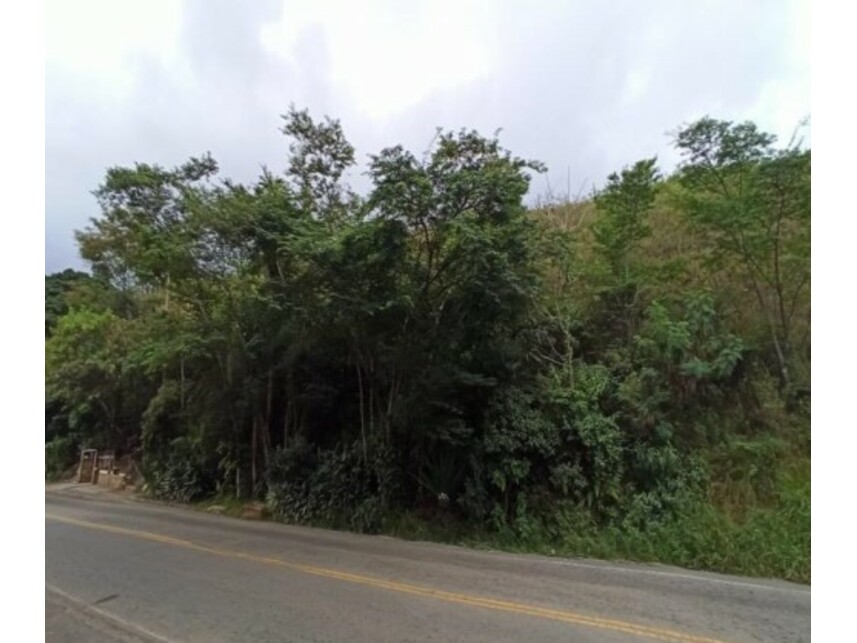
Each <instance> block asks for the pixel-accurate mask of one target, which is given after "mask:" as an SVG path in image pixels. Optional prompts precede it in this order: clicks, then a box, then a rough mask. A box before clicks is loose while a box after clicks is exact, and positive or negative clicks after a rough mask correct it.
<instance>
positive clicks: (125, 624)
mask: <svg viewBox="0 0 857 643" xmlns="http://www.w3.org/2000/svg"><path fill="white" fill-rule="evenodd" d="M45 587H46V588H47V589H48V590H49V591H51V592H53V593H54V594H58V595H59V596H61V597H62V598H64V599H65V600H67V601H69V602H71V603H73V604H74V606H75V607H77V608H78V609H79V610H80V611H81V612H83V613H84V614H87V613H95V614H97V615H98V616H100V617H102V618H104V619H105V620H107V621H109V622H112V623H113V624H114V625H117V626H119V627H120V628H125V629H127V630H130V631H131V632H137V633H139V634H143V635H145V636H148V637H149V638H153V639H156V640H158V641H163V642H164V643H172V641H170V639H167V638H164V637H163V636H161V635H160V634H155V633H154V632H152V631H151V630H147V629H146V628H145V627H141V626H139V625H137V624H135V623H131V622H130V621H126V620H125V619H124V618H121V617H119V616H116V615H115V614H112V613H110V612H106V611H104V610H103V609H100V608H98V607H96V606H94V605H90V604H89V603H87V602H86V601H82V600H80V599H79V598H75V597H74V596H72V595H71V594H68V593H67V592H64V591H63V590H61V589H60V588H58V587H56V586H55V585H51V584H50V583H45Z"/></svg>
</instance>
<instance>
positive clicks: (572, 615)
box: [45, 514, 719, 643]
mask: <svg viewBox="0 0 857 643" xmlns="http://www.w3.org/2000/svg"><path fill="white" fill-rule="evenodd" d="M45 518H46V519H47V520H53V521H55V522H61V523H65V524H69V525H76V526H78V527H84V528H86V529H95V530H98V531H106V532H109V533H112V534H120V535H123V536H130V537H132V538H138V539H141V540H149V541H152V542H157V543H163V544H165V545H172V546H174V547H182V548H184V549H191V550H193V551H198V552H203V553H206V554H213V555H215V556H222V557H224V558H233V559H239V560H247V561H251V562H254V563H260V564H263V565H269V566H272V567H280V568H284V569H289V570H291V571H297V572H302V573H304V574H311V575H313V576H322V577H324V578H333V579H336V580H339V581H344V582H347V583H355V584H358V585H366V586H369V587H376V588H379V589H386V590H389V591H393V592H399V593H402V594H410V595H413V596H421V597H424V598H433V599H436V600H440V601H445V602H447V603H457V604H459V605H468V606H471V607H481V608H484V609H491V610H495V611H499V612H506V613H511V614H523V615H525V616H534V617H538V618H544V619H549V620H553V621H562V622H565V623H572V624H574V625H583V626H586V627H593V628H600V629H604V630H612V631H615V632H624V633H626V634H634V635H636V636H641V637H646V638H650V639H657V640H661V641H680V642H682V643H719V641H717V640H716V639H711V638H706V637H703V636H694V635H691V634H684V633H682V632H676V631H673V630H667V629H663V628H658V627H649V626H646V625H638V624H635V623H629V622H626V621H617V620H613V619H605V618H598V617H595V616H586V615H584V614H578V613H576V612H569V611H566V610H555V609H549V608H545V607H537V606H535V605H526V604H524V603H515V602H512V601H504V600H498V599H493V598H487V597H484V596H475V595H470V594H459V593H456V592H447V591H444V590H440V589H432V588H430V587H421V586H419V585H411V584H408V583H399V582H395V581H389V580H384V579H381V578H374V577H372V576H364V575H362V574H351V573H348V572H342V571H338V570H335V569H328V568H325V567H316V566H314V565H304V564H301V563H293V562H289V561H287V560H283V559H281V558H271V557H268V556H257V555H255V554H248V553H245V552H241V551H237V550H233V549H222V548H219V547H212V546H209V545H203V544H199V543H194V542H191V541H190V540H182V539H179V538H172V537H170V536H165V535H163V534H157V533H154V532H149V531H139V530H136V529H126V528H124V527H115V526H113V525H107V524H103V523H97V522H89V521H86V520H76V519H74V518H66V517H64V516H58V515H54V514H45Z"/></svg>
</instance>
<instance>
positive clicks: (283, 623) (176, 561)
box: [45, 487, 810, 643]
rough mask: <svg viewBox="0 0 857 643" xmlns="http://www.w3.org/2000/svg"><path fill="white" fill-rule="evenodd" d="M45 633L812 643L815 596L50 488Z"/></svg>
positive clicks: (100, 638) (62, 636)
mask: <svg viewBox="0 0 857 643" xmlns="http://www.w3.org/2000/svg"><path fill="white" fill-rule="evenodd" d="M45 557H46V560H45V586H46V587H45V627H46V640H47V641H49V642H56V641H92V642H95V643H112V642H114V641H204V642H206V643H210V642H216V641H253V642H254V643H255V642H262V641H349V642H350V641H372V642H376V641H491V642H492V643H494V642H497V641H607V642H611V641H643V640H674V641H694V642H696V643H706V642H710V641H715V640H721V641H808V640H809V639H810V589H809V587H805V586H802V585H794V584H790V583H785V582H780V581H767V580H759V579H748V578H739V577H732V576H724V575H719V574H708V573H697V572H689V571H686V570H681V569H677V568H672V567H664V566H650V565H635V564H612V563H604V562H598V561H589V560H586V561H584V560H566V559H553V558H545V557H540V556H524V555H511V554H503V553H495V552H482V551H474V550H470V549H464V548H459V547H451V546H445V545H436V544H428V543H413V542H404V541H399V540H395V539H391V538H384V537H375V536H361V535H356V534H349V533H342V532H333V531H325V530H319V529H309V528H302V527H291V526H286V525H279V524H274V523H267V522H253V521H241V520H237V519H232V518H227V517H222V516H214V515H209V514H204V513H200V512H194V511H190V510H186V509H180V508H171V507H164V506H160V505H153V504H148V503H143V502H136V501H129V500H127V499H125V498H124V497H123V496H120V495H118V494H104V493H102V494H85V493H80V491H79V490H75V489H73V488H68V487H65V488H46V492H45Z"/></svg>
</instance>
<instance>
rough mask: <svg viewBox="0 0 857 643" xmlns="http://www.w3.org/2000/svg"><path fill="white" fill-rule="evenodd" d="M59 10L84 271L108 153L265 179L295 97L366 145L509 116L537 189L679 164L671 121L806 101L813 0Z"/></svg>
mask: <svg viewBox="0 0 857 643" xmlns="http://www.w3.org/2000/svg"><path fill="white" fill-rule="evenodd" d="M46 21H47V25H46V70H45V71H46V75H45V81H46V88H45V90H46V91H45V109H46V122H45V134H46V146H45V147H46V149H45V153H46V156H45V250H46V258H45V270H46V271H47V272H53V271H56V270H61V269H63V268H65V267H69V266H72V267H77V268H80V267H82V266H83V264H82V262H81V260H80V259H79V257H78V254H77V249H76V247H75V243H74V239H73V231H74V230H75V229H79V228H82V227H84V226H85V225H86V224H87V222H88V220H89V218H90V217H92V216H96V215H97V214H98V207H97V204H96V203H95V200H94V198H93V197H92V195H91V191H92V190H93V189H95V188H96V187H97V186H98V184H99V183H100V182H101V179H102V177H103V175H104V170H105V169H106V168H107V167H108V166H112V165H123V164H131V163H134V162H153V163H159V164H162V165H165V166H173V165H176V164H179V163H181V162H182V161H183V160H185V159H186V158H187V157H189V156H191V155H197V154H199V153H201V152H204V151H210V152H211V153H212V154H213V155H214V157H215V158H216V159H217V160H218V161H219V163H220V166H221V172H222V174H223V175H224V176H229V177H232V178H234V179H236V180H240V181H250V180H253V179H254V178H255V177H256V176H257V175H258V174H259V171H260V168H261V165H262V164H265V165H267V166H268V167H269V168H271V169H272V170H281V169H282V168H283V167H285V164H286V152H287V149H286V144H285V141H284V139H283V137H282V135H281V134H280V133H279V131H278V128H279V126H280V114H282V113H284V112H285V111H286V109H287V108H288V105H289V104H290V103H295V105H296V106H298V107H308V108H309V109H310V111H311V112H312V114H313V115H314V116H318V117H320V116H322V115H325V114H326V115H330V116H333V117H335V118H339V119H340V120H341V121H342V124H343V126H344V128H345V131H346V134H347V135H348V137H349V139H350V140H351V142H352V143H353V144H354V145H355V146H356V147H357V151H358V158H360V159H361V160H364V159H365V158H366V155H367V154H369V153H374V152H377V151H379V150H380V149H381V148H382V147H385V146H388V145H394V144H397V143H402V144H403V145H405V146H406V147H408V148H410V149H412V150H413V151H415V152H421V151H423V150H424V149H425V147H426V146H427V144H428V143H429V141H430V140H431V138H432V136H433V133H434V130H435V127H437V126H443V127H448V128H459V127H468V128H470V127H472V128H476V129H478V130H480V131H481V132H483V133H484V134H491V133H493V132H494V130H496V129H498V128H502V130H503V131H502V134H501V141H502V142H503V144H504V145H505V146H506V147H508V148H509V149H511V150H512V151H513V152H514V153H516V154H518V155H520V156H525V157H527V158H534V159H538V160H541V161H543V162H544V163H546V164H547V166H548V168H549V174H548V176H539V177H537V178H536V179H535V181H534V183H533V186H532V190H531V196H532V197H533V198H534V197H535V196H538V195H539V194H544V193H546V191H547V188H548V181H549V182H550V185H551V186H552V188H553V191H554V192H565V191H566V189H567V185H568V184H569V183H570V187H571V192H572V193H577V192H579V191H580V190H581V189H582V190H583V191H584V192H587V191H589V190H591V189H592V187H593V186H597V185H599V184H600V183H601V182H603V180H604V178H605V176H606V175H607V174H608V173H610V172H611V171H613V170H616V169H619V168H621V167H622V166H623V165H626V164H629V163H632V162H634V161H635V160H638V159H640V158H643V157H647V156H653V155H657V156H658V157H659V158H660V160H661V164H662V166H663V167H664V168H665V169H667V170H669V169H671V167H672V166H673V165H674V163H675V161H676V158H675V155H674V153H673V152H672V151H671V150H670V146H669V138H668V135H667V132H669V131H672V130H674V129H675V128H676V127H677V126H679V125H680V124H682V123H684V122H688V121H690V120H692V119H694V118H697V117H699V116H702V115H705V114H709V115H711V116H714V117H717V118H725V119H729V120H744V119H752V120H755V121H756V122H757V123H759V125H760V126H762V127H763V128H764V129H766V130H767V131H772V132H774V133H776V134H778V135H779V136H780V137H781V139H788V138H789V136H790V134H791V132H792V131H793V129H794V127H795V125H796V124H797V123H798V121H799V120H800V119H802V118H803V117H805V116H809V115H810V70H809V3H808V1H787V0H776V1H762V0H752V1H748V0H735V1H727V0H718V1H716V2H715V1H704V0H693V1H692V2H688V1H687V0H676V1H654V0H648V1H647V2H639V1H632V0H628V1H618V0H616V1H614V2H596V1H594V0H588V1H580V2H570V1H567V2H538V1H534V0H530V1H528V2H524V1H521V2H511V1H507V2H502V1H493V2H487V1H485V2H467V1H464V0H454V1H441V2H421V1H416V0H408V1H401V0H389V1H383V0H379V1H371V0H362V1H361V2H353V1H352V2H348V1H344V2H327V1H324V0H312V1H310V0H307V1H304V2H296V1H293V0H288V1H281V0H277V1H266V2H260V1H250V0H247V1H241V2H238V1H229V0H186V1H184V2H182V1H179V0H175V1H170V0H145V1H144V0H138V1H136V2H124V1H123V2H119V1H117V0H101V1H84V0H75V1H74V2H69V1H68V0H48V2H47V4H46ZM569 176H570V181H569V180H568V177H569ZM354 183H355V185H357V186H358V187H359V186H361V185H362V182H361V181H360V179H359V177H358V179H357V180H356V181H354Z"/></svg>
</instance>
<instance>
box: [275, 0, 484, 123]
mask: <svg viewBox="0 0 857 643" xmlns="http://www.w3.org/2000/svg"><path fill="white" fill-rule="evenodd" d="M492 15H493V14H492V7H491V5H490V3H486V2H481V3H473V2H456V1H454V0H445V1H443V2H432V3H421V4H416V3H415V4H411V3H404V2H390V1H384V0H376V1H373V2H349V3H341V2H333V1H329V0H324V1H319V2H312V3H293V2H287V3H285V9H284V11H283V15H282V17H281V19H280V20H279V21H278V22H276V23H273V24H269V25H266V26H265V27H264V28H263V30H262V34H261V38H262V42H263V43H264V45H265V46H266V47H267V48H268V49H269V50H270V51H273V52H276V53H277V54H278V55H280V56H282V57H283V58H284V59H286V60H288V61H289V62H290V63H291V64H293V65H295V66H297V67H300V65H301V64H302V61H301V60H300V57H299V55H298V53H299V52H298V51H297V45H298V43H299V41H300V37H301V34H302V33H303V32H304V31H305V30H307V29H309V28H313V27H318V26H320V27H321V28H322V30H323V33H324V36H325V43H326V46H327V48H328V51H329V64H330V81H331V82H332V83H333V85H334V86H337V87H338V88H341V89H342V90H344V91H345V92H346V93H347V95H348V97H349V98H350V99H352V100H353V101H354V103H355V105H356V107H357V109H358V110H359V111H360V112H362V113H363V114H365V115H367V116H368V117H370V118H372V119H375V120H381V119H384V118H386V117H390V116H393V115H396V114H399V113H401V112H402V111H404V110H405V109H407V108H408V107H412V106H414V105H417V104H418V103H420V102H421V101H423V100H425V99H426V98H428V97H429V96H431V95H432V94H434V93H437V92H439V91H445V90H451V89H454V88H456V87H459V86H462V85H466V84H467V83H469V82H472V81H474V80H476V79H478V78H480V77H482V76H484V75H485V74H487V73H488V72H490V71H491V69H492V60H493V56H492V51H491V47H490V39H491V35H492V33H493V30H492V29H491V25H492V22H493V21H492Z"/></svg>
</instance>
